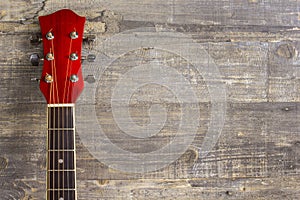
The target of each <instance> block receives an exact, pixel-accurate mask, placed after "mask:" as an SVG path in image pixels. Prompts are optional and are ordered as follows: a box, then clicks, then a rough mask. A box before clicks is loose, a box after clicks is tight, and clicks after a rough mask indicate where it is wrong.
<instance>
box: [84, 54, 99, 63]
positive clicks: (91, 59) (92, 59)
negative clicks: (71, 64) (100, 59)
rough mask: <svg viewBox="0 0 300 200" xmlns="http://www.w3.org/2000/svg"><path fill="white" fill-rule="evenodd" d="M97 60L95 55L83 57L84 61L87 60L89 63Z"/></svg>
mask: <svg viewBox="0 0 300 200" xmlns="http://www.w3.org/2000/svg"><path fill="white" fill-rule="evenodd" d="M95 59H96V55H94V54H89V55H87V56H81V60H82V61H84V60H87V61H88V62H94V61H95Z"/></svg>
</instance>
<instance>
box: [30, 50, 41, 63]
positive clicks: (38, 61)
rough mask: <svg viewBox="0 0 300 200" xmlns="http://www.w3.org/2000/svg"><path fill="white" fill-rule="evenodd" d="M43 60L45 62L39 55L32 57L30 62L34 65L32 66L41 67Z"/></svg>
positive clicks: (35, 54)
mask: <svg viewBox="0 0 300 200" xmlns="http://www.w3.org/2000/svg"><path fill="white" fill-rule="evenodd" d="M41 60H43V59H41V58H40V56H39V54H37V53H34V54H31V55H30V62H31V64H32V66H39V64H40V61H41Z"/></svg>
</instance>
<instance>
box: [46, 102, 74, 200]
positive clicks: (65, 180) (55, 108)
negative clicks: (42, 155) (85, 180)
mask: <svg viewBox="0 0 300 200" xmlns="http://www.w3.org/2000/svg"><path fill="white" fill-rule="evenodd" d="M47 150H48V154H47V200H76V199H77V193H76V153H75V112H74V104H48V137H47Z"/></svg>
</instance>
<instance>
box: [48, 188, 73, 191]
mask: <svg viewBox="0 0 300 200" xmlns="http://www.w3.org/2000/svg"><path fill="white" fill-rule="evenodd" d="M47 190H48V191H58V190H62V191H68V190H70V191H76V188H66V189H47Z"/></svg>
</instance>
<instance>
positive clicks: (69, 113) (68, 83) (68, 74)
mask: <svg viewBox="0 0 300 200" xmlns="http://www.w3.org/2000/svg"><path fill="white" fill-rule="evenodd" d="M74 31H75V32H76V29H75V28H74ZM72 45H73V39H72V38H70V46H69V54H68V55H71V50H72ZM71 66H72V62H70V59H68V63H67V74H66V81H65V88H64V96H65V92H66V88H67V95H66V96H67V97H70V81H67V80H68V78H67V77H68V76H70V75H71V74H70V69H71ZM67 85H68V86H67ZM70 98H71V97H70ZM68 110H69V111H70V112H68V114H67V116H66V117H67V120H66V121H67V122H68V123H69V124H68V128H69V127H72V125H73V127H72V128H74V124H72V123H71V120H72V122H73V117H74V116H73V112H72V111H73V110H72V107H70V108H69V109H68ZM69 115H70V119H71V120H70V119H69ZM74 135H75V132H74V130H72V136H74ZM66 141H67V142H69V135H68V134H67V136H66ZM74 141H75V140H74ZM69 146H70V144H69ZM73 148H74V150H75V147H74V146H73ZM71 153H72V155H74V154H75V152H74V151H73V152H71ZM74 160H75V156H73V160H72V159H71V158H70V160H69V156H67V158H66V163H67V164H68V165H69V167H71V165H72V164H71V162H72V163H74ZM73 167H74V169H75V166H73ZM70 173H72V172H68V173H67V180H68V181H67V187H68V188H70ZM73 173H75V171H74V172H73ZM74 176H75V175H74ZM74 184H75V183H74ZM69 195H70V191H68V199H69V198H70V196H69Z"/></svg>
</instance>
